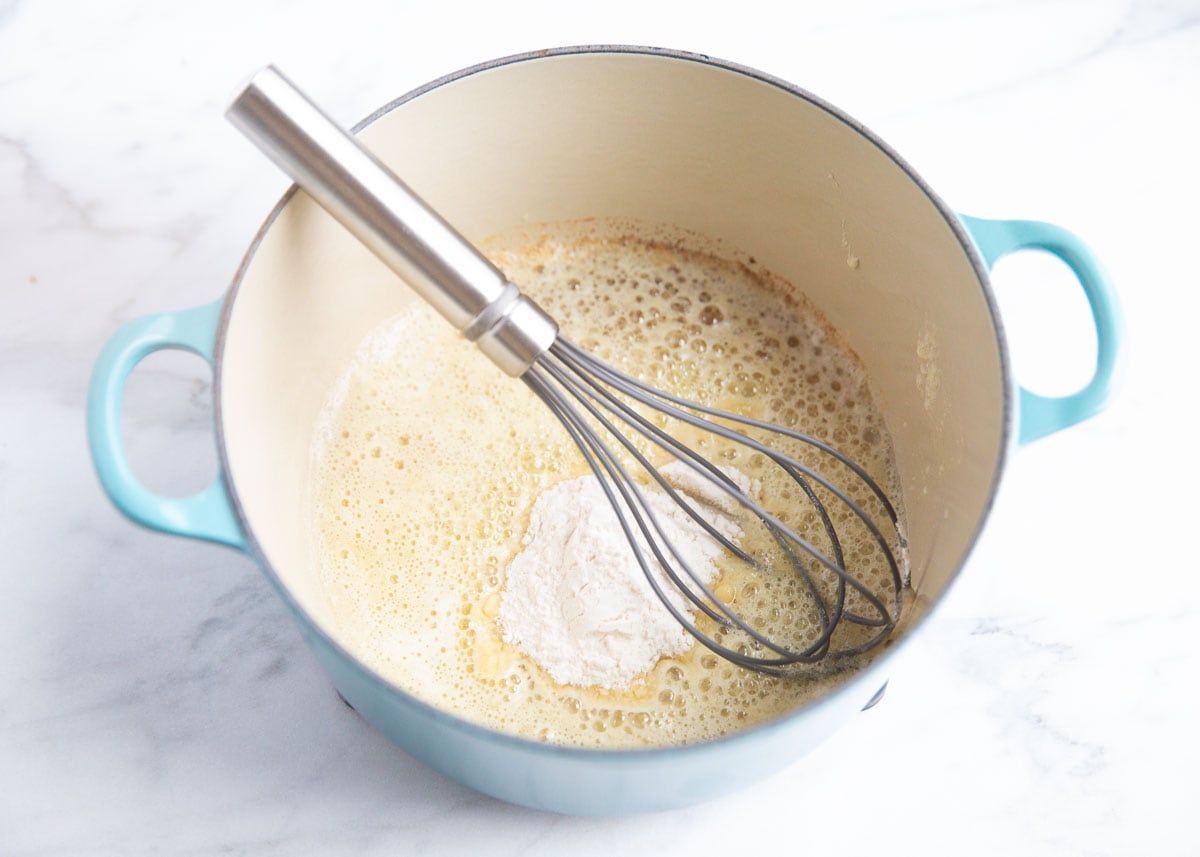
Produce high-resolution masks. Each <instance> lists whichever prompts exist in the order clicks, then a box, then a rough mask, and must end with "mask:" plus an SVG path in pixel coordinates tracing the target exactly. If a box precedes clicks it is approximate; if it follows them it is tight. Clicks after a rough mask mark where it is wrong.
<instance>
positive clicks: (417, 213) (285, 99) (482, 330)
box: [226, 66, 558, 376]
mask: <svg viewBox="0 0 1200 857" xmlns="http://www.w3.org/2000/svg"><path fill="white" fill-rule="evenodd" d="M226 116H227V117H228V118H229V120H230V121H231V122H232V123H233V124H234V125H235V126H237V128H238V129H239V130H240V131H241V132H242V133H243V134H245V135H246V136H247V137H248V138H250V140H251V141H252V142H254V143H255V145H257V146H258V147H259V149H261V150H262V151H263V152H264V153H265V154H266V155H267V156H268V157H270V158H271V160H272V161H274V162H275V164H276V165H277V166H279V167H280V168H281V169H282V170H283V171H284V172H286V173H287V174H288V175H289V176H291V178H292V179H293V180H295V182H296V183H297V184H298V185H299V186H300V187H302V188H303V189H304V190H305V191H306V192H307V193H308V194H309V195H310V196H312V197H313V199H315V200H316V201H317V202H318V203H319V204H320V205H321V206H322V207H323V208H324V209H325V210H326V211H328V212H329V213H330V214H332V215H333V216H334V217H335V218H336V219H337V220H338V221H339V222H340V223H341V224H342V225H343V226H345V227H346V228H347V229H348V230H349V231H350V232H351V233H352V234H353V235H354V236H355V237H356V238H358V239H359V240H360V241H361V242H362V243H363V244H365V245H366V246H367V247H368V248H369V249H370V250H371V251H372V252H373V253H374V254H375V255H376V256H378V257H379V258H380V259H381V260H382V261H383V262H384V263H385V264H386V265H387V266H388V267H389V268H391V269H392V270H393V271H395V272H396V273H397V274H399V275H400V276H401V277H402V278H403V279H404V280H405V281H407V282H408V284H409V285H410V286H412V288H413V289H414V290H415V291H416V292H417V293H418V294H419V295H420V296H421V297H422V298H424V299H425V300H426V301H428V302H429V303H430V304H431V305H432V306H433V307H434V308H435V309H436V310H437V311H438V312H439V313H441V315H442V316H443V317H444V318H445V319H446V320H447V321H449V322H450V323H451V324H452V325H454V327H455V328H456V329H457V330H459V331H461V332H462V333H463V335H465V336H466V337H467V339H469V340H471V341H473V342H475V343H476V344H478V345H479V347H480V348H481V349H482V350H483V352H484V353H485V354H487V355H488V356H489V357H490V358H491V359H492V361H493V362H495V363H496V364H497V365H498V366H499V367H500V368H501V369H503V370H504V371H505V372H507V373H508V374H509V375H513V376H519V375H522V374H524V373H525V371H526V370H527V369H528V368H529V367H530V366H532V365H533V363H534V361H535V360H537V358H538V357H539V356H540V355H541V354H542V353H543V352H544V351H545V350H546V349H548V348H549V347H550V346H551V345H552V344H553V342H554V339H555V337H556V336H557V333H558V326H557V325H556V324H555V323H554V320H553V319H552V318H550V316H548V315H547V314H546V313H545V312H544V311H543V310H542V309H541V308H540V307H538V305H537V304H536V303H534V302H533V301H531V300H530V299H529V298H527V297H525V296H524V295H522V294H521V292H520V290H519V289H518V288H517V287H516V286H515V285H513V284H512V283H510V282H508V280H507V279H506V278H505V276H504V274H503V273H502V272H501V271H500V270H499V269H498V268H496V266H495V265H493V264H492V263H491V262H489V261H488V260H487V259H486V258H484V256H483V254H481V253H480V252H479V251H478V250H476V249H475V247H473V246H472V245H471V243H470V242H468V241H467V240H466V239H465V238H464V237H463V236H462V235H460V234H459V233H458V232H457V231H456V230H455V229H454V227H453V226H451V225H450V224H449V223H447V222H446V221H445V220H444V219H443V218H442V217H441V216H440V215H439V214H437V212H435V211H434V210H433V209H432V208H430V207H429V206H428V205H427V204H426V203H425V202H424V201H423V200H422V199H421V198H420V197H418V196H417V195H416V194H415V193H414V192H413V191H412V189H411V188H409V187H408V186H407V185H406V184H404V182H403V181H401V180H400V178H399V177H397V176H396V174H395V173H393V172H392V171H391V170H390V169H388V167H387V166H385V165H384V164H383V162H381V161H380V160H379V159H378V158H376V157H375V156H374V155H373V154H371V152H369V151H368V150H367V149H366V147H364V146H363V145H362V144H361V143H359V141H358V140H356V139H355V138H354V137H353V136H351V135H350V134H349V133H348V132H346V131H345V130H343V129H342V128H341V127H340V126H339V125H338V124H337V123H336V122H334V121H333V120H332V119H330V118H329V116H328V115H326V114H325V113H324V111H322V110H321V109H320V108H319V107H317V105H316V104H314V103H313V102H312V101H311V100H310V99H309V98H308V97H307V96H305V95H304V94H303V93H302V92H301V91H300V90H299V89H297V88H296V87H295V85H294V84H292V83H291V81H289V80H288V79H287V78H286V77H284V76H283V74H281V73H280V72H279V71H278V70H277V69H276V68H275V67H274V66H267V67H266V68H264V69H262V70H261V71H259V72H258V73H257V74H255V75H254V77H252V78H251V79H250V82H249V83H248V84H246V86H245V88H244V89H243V90H242V91H241V92H240V93H239V94H238V95H237V97H236V98H235V99H234V101H233V103H232V104H230V106H229V108H228V110H227V111H226Z"/></svg>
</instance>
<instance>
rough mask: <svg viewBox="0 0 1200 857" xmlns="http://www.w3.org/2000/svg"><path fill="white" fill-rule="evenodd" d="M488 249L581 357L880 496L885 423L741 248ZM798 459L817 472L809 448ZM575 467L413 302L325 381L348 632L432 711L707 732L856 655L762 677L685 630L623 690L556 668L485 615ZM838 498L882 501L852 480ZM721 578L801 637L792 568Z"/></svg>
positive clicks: (609, 229)
mask: <svg viewBox="0 0 1200 857" xmlns="http://www.w3.org/2000/svg"><path fill="white" fill-rule="evenodd" d="M685 248H686V249H685ZM484 250H485V252H487V253H488V255H489V256H490V257H491V258H492V259H493V261H494V262H495V263H496V264H497V265H498V266H499V267H500V268H501V269H502V270H504V272H505V273H506V274H507V275H508V277H509V278H510V279H511V280H512V281H514V282H516V283H518V284H520V286H521V288H522V289H523V290H524V291H526V292H527V293H528V294H529V295H531V296H532V297H533V298H534V299H535V300H537V301H538V303H539V304H541V305H542V307H543V308H544V309H546V310H547V312H549V313H550V314H551V315H552V316H553V317H554V318H555V319H556V320H557V321H558V322H559V325H560V327H561V329H562V331H563V333H564V334H565V335H566V336H568V337H569V338H571V339H572V340H574V341H575V342H576V343H578V344H579V345H581V346H582V347H583V348H585V349H587V350H588V351H590V352H591V353H593V354H594V355H596V356H597V357H599V358H600V359H602V360H604V361H606V362H608V363H610V364H612V365H614V366H616V367H617V368H618V369H621V370H622V371H625V372H628V373H630V374H633V375H637V376H640V377H642V378H643V379H644V380H646V381H648V382H649V383H652V384H654V385H656V386H660V387H663V388H664V389H668V390H671V391H673V392H675V393H677V394H679V395H681V396H683V397H686V398H690V399H693V400H695V401H698V402H701V403H703V404H706V405H711V406H715V407H719V408H722V409H725V410H730V411H734V412H738V413H741V414H744V415H747V416H752V417H756V418H759V419H763V420H767V421H770V422H777V423H780V424H782V425H785V426H789V427H793V428H797V429H799V430H801V431H804V432H807V433H809V434H812V435H815V436H817V437H820V438H824V439H827V440H829V441H830V442H832V443H833V444H834V445H835V446H837V447H838V448H839V449H841V450H842V451H843V452H845V453H846V454H848V455H849V456H850V457H851V458H852V459H854V460H855V461H857V462H858V463H859V464H860V465H861V466H863V467H864V468H865V469H866V470H867V471H868V472H869V473H870V474H871V475H872V476H873V477H874V478H875V479H876V480H877V481H878V482H879V484H880V485H881V486H883V488H884V489H885V491H887V492H888V493H889V494H890V495H891V496H892V497H893V498H895V497H896V492H895V490H894V486H895V478H894V465H893V461H892V451H891V444H890V440H889V439H888V436H887V434H886V432H885V430H884V426H883V421H882V418H881V417H880V415H879V413H878V412H877V411H876V410H875V407H874V406H873V404H872V402H871V399H870V396H869V392H868V390H867V385H866V380H865V377H864V375H863V373H862V371H861V370H860V369H859V367H858V365H857V362H856V359H855V358H854V357H853V355H852V354H851V353H850V352H849V351H848V350H847V349H845V348H844V347H843V346H841V345H840V344H839V342H838V337H837V336H836V335H835V334H833V333H832V331H831V330H830V329H829V328H828V327H827V326H826V325H825V323H824V322H823V320H822V319H821V318H820V316H819V314H818V313H817V312H816V311H815V310H814V309H813V308H812V307H811V306H810V305H809V304H808V303H807V302H806V301H805V300H804V299H803V298H802V297H801V296H799V295H798V294H797V293H796V292H795V291H794V290H793V289H792V288H791V287H790V286H788V284H786V283H783V282H782V281H780V280H779V279H778V278H775V277H772V276H771V275H769V274H768V273H766V272H763V271H762V270H760V269H759V268H758V266H757V265H755V264H754V263H753V260H751V259H746V258H744V257H742V258H738V257H737V256H736V255H735V254H732V253H726V252H724V251H722V252H721V253H720V254H715V253H712V252H709V251H708V250H707V249H703V248H698V244H697V239H695V238H694V237H691V236H683V235H681V234H677V233H673V232H671V231H669V230H665V229H654V230H650V229H648V228H646V227H645V226H642V225H633V224H628V223H619V222H612V221H610V222H583V223H573V224H560V225H556V226H551V227H542V228H540V229H539V230H538V231H536V232H530V231H529V230H528V229H526V230H523V231H518V232H514V233H511V234H509V235H504V236H499V237H497V238H495V239H493V240H492V241H490V242H488V243H487V244H486V245H485V247H484ZM669 430H671V431H672V432H673V433H675V434H679V433H680V431H681V430H678V429H677V428H676V427H672V428H670V429H669ZM684 439H685V440H686V441H687V442H689V443H693V442H699V441H698V440H696V441H693V440H692V439H691V438H686V437H685V438H684ZM776 445H778V444H776ZM708 451H709V452H712V453H713V454H714V455H715V456H716V457H717V458H718V459H720V460H722V461H726V462H728V463H729V464H732V465H734V466H736V467H737V468H738V469H740V470H742V471H743V472H745V473H746V474H747V475H748V476H751V477H752V478H755V479H760V480H762V482H763V489H762V494H761V497H760V499H761V500H762V501H763V502H764V504H765V505H767V507H768V508H769V509H770V510H771V511H773V512H774V513H776V514H778V515H779V516H780V517H781V518H783V519H784V520H785V521H787V518H788V516H789V515H792V516H793V518H794V519H793V520H791V521H787V522H788V523H789V524H791V525H793V526H795V527H796V528H797V529H800V530H801V531H802V532H803V531H804V528H805V527H809V526H816V524H815V523H814V517H815V516H814V515H813V513H812V512H810V511H807V512H806V511H803V509H804V507H803V506H802V504H801V503H800V500H799V497H798V495H799V494H800V492H799V490H798V489H797V488H796V486H795V485H794V484H789V480H787V478H786V477H783V476H782V474H780V473H778V472H777V471H774V469H773V468H767V467H766V466H765V464H766V462H764V461H763V459H762V457H761V456H757V455H754V454H751V453H749V452H747V451H744V450H742V451H740V452H739V451H737V450H733V449H719V448H715V447H714V448H710V449H709V450H708ZM785 451H787V452H789V453H792V454H798V455H800V456H801V457H809V458H811V456H809V454H808V453H807V452H803V451H802V450H801V449H800V448H799V447H796V448H790V449H787V450H785ZM812 460H813V461H814V463H817V464H818V466H819V467H820V469H821V470H822V471H823V472H826V473H827V474H829V475H831V476H835V477H836V476H837V473H836V467H835V468H833V469H832V470H831V466H830V463H829V460H828V459H824V460H823V461H822V460H818V459H812ZM588 472H590V471H588V469H587V465H586V464H585V463H584V461H583V460H582V458H581V457H580V455H579V453H578V451H577V450H576V449H575V447H574V445H573V443H572V441H571V440H570V438H569V437H568V436H567V434H566V432H565V431H564V430H563V429H562V427H561V426H560V425H559V424H558V422H557V420H556V419H555V418H554V417H553V416H552V415H551V414H550V412H549V410H548V409H547V408H546V406H545V405H544V404H542V402H541V401H540V400H538V399H537V398H536V397H535V396H534V395H533V394H532V393H531V392H530V391H529V390H528V389H527V388H526V387H525V385H524V384H521V383H520V382H519V381H515V380H513V379H510V378H508V377H507V376H505V375H503V374H502V373H501V372H500V371H499V370H498V369H496V368H495V367H494V366H493V365H492V364H491V363H490V361H489V360H488V359H487V358H486V357H484V356H483V355H482V353H480V352H479V351H478V349H477V348H476V347H475V346H474V345H472V344H470V343H467V342H465V341H464V340H463V339H462V338H461V337H460V336H459V335H458V334H457V333H455V332H454V331H453V330H451V329H450V327H449V326H448V325H447V324H445V322H444V321H443V320H442V319H441V318H440V317H438V316H437V315H436V313H435V312H434V311H433V310H432V309H429V308H428V307H427V306H426V305H425V304H423V303H421V302H414V303H413V304H412V305H411V306H410V307H409V308H408V309H407V310H406V311H405V312H404V313H403V314H401V315H400V316H398V317H396V318H392V319H389V320H387V321H385V322H384V323H382V324H381V325H380V326H379V327H378V328H377V329H376V330H374V331H373V332H372V333H371V334H370V335H369V336H368V337H367V339H366V340H365V341H364V342H363V343H362V345H361V346H360V348H359V350H358V352H357V354H356V355H355V358H354V360H353V363H352V365H351V366H350V367H349V368H348V369H347V371H346V372H345V374H344V375H343V377H342V379H341V381H340V382H339V384H338V386H337V389H336V390H335V391H334V392H333V393H332V394H331V396H330V400H329V403H328V405H327V408H326V412H325V414H324V417H323V422H322V425H321V427H320V429H319V431H318V433H317V437H316V438H315V441H314V448H313V479H312V485H313V491H314V497H313V499H314V503H313V513H314V517H315V525H316V532H317V534H318V536H317V541H318V543H319V547H318V554H319V561H320V563H321V569H320V571H321V574H322V578H323V581H324V584H325V588H326V591H327V593H328V595H329V599H330V602H331V604H332V606H333V612H334V618H335V621H336V622H337V624H338V626H339V630H340V632H341V633H342V635H343V637H344V638H345V640H346V642H347V644H348V645H349V646H350V647H351V648H352V650H353V651H354V652H355V654H356V655H357V656H359V657H360V658H361V659H362V660H364V661H365V662H366V663H368V664H369V665H371V666H372V667H373V668H374V669H375V670H377V671H378V672H380V673H381V674H383V675H384V676H386V677H387V678H388V679H390V680H391V681H393V682H395V683H396V684H397V685H399V686H401V687H404V688H405V689H407V690H409V691H410V692H412V693H414V694H415V695H417V696H419V697H421V698H423V699H425V700H427V701H428V702H430V703H431V704H433V705H435V706H437V707H439V708H442V709H445V710H448V711H452V712H454V713H456V714H458V715H460V716H462V717H465V718H467V719H470V720H473V721H476V722H479V723H482V724H484V725H487V726H489V727H492V728H496V729H499V730H503V731H507V732H512V733H516V734H520V735H524V736H527V737H531V738H535V739H540V740H545V741H551V742H557V743H564V744H576V745H582V746H595V747H636V746H662V745H669V744H678V743H683V742H689V741H696V740H702V739H706V738H711V737H716V736H719V735H723V734H726V733H728V732H731V731H734V730H737V729H741V728H744V727H746V726H748V725H751V724H754V723H758V722H762V721H764V720H767V719H770V718H772V717H775V716H778V715H779V714H782V713H784V712H786V711H788V710H790V709H793V708H795V707H796V706H798V705H800V704H803V703H804V702H805V701H808V700H810V699H813V698H815V697H817V696H820V695H821V694H823V693H824V692H826V691H827V690H828V689H829V688H830V687H831V686H833V685H835V684H836V683H837V682H839V681H840V680H842V679H844V677H845V675H846V673H847V671H848V670H852V669H854V668H855V667H856V666H859V665H861V663H862V662H863V661H862V660H861V659H860V660H859V661H858V662H857V663H853V662H852V663H849V664H848V663H846V662H845V661H841V662H838V663H837V664H836V665H829V666H827V667H825V668H823V669H821V668H819V669H815V670H813V671H812V674H811V676H810V677H806V678H804V679H799V680H797V679H782V678H772V677H767V676H763V675H760V674H757V673H753V672H749V671H746V670H743V669H740V668H738V667H734V666H732V665H731V664H729V663H727V662H726V661H724V660H722V659H720V658H718V657H717V656H715V655H713V654H712V653H710V652H709V651H708V650H707V649H705V648H704V647H702V646H700V645H695V646H693V647H692V648H691V650H690V651H688V652H686V653H685V654H683V655H680V656H676V657H673V658H667V659H664V660H662V661H660V662H659V664H658V665H657V666H656V667H655V668H654V669H652V670H651V671H650V672H649V673H647V674H646V675H645V676H644V677H643V678H642V679H639V680H637V681H635V682H634V684H633V685H632V686H631V687H630V688H628V689H625V690H603V689H600V688H595V687H592V688H584V687H576V686H563V685H559V684H557V683H555V682H554V681H553V680H552V679H551V678H550V677H549V675H548V674H547V673H545V672H544V671H543V670H542V669H541V668H539V667H538V665H537V664H536V663H534V662H533V661H532V660H530V659H529V658H528V657H526V656H524V655H523V654H521V653H520V652H519V651H517V650H516V649H515V648H513V647H512V646H510V645H509V644H507V643H505V642H504V641H503V640H502V639H501V629H500V628H499V626H498V623H497V621H496V616H497V614H498V612H499V608H500V598H501V590H502V588H503V584H504V580H503V574H504V569H505V568H506V566H507V564H508V563H509V562H510V561H511V560H512V558H513V557H514V556H515V555H516V554H517V552H518V551H519V550H520V547H521V537H522V535H523V534H524V532H525V528H526V525H527V523H528V516H529V510H530V509H531V508H532V506H533V503H534V501H535V500H536V499H537V496H538V495H539V494H540V493H541V492H542V491H543V490H545V489H546V488H548V487H550V486H551V485H553V484H555V483H557V482H559V481H561V480H563V479H568V478H573V477H576V476H580V475H583V474H585V473H588ZM835 481H839V482H842V484H847V485H848V484H849V483H848V481H847V480H835ZM856 499H859V500H860V502H862V503H864V504H868V506H869V507H870V508H871V509H873V510H874V514H876V515H879V514H881V513H880V512H879V511H878V508H877V507H873V506H870V504H871V503H872V501H871V500H869V499H868V498H867V497H865V496H863V494H862V493H861V492H859V493H857V495H856ZM831 511H832V510H831ZM841 517H842V518H843V519H844V518H845V517H846V515H844V514H843V515H842V516H841ZM843 532H844V533H845V534H848V535H843V538H844V539H847V544H846V545H845V550H846V553H847V556H848V557H849V558H858V560H861V561H862V562H863V563H865V565H864V566H863V569H865V571H864V570H863V569H860V570H859V571H858V576H859V577H860V578H865V579H866V580H867V581H868V582H869V585H870V586H871V588H872V589H873V590H875V591H878V592H880V593H884V598H885V601H886V599H887V597H888V593H889V591H890V590H889V583H888V580H889V572H888V570H887V567H886V565H885V564H884V563H883V561H882V558H881V557H879V556H875V555H873V551H874V549H873V548H872V547H871V546H870V544H869V540H868V538H867V537H866V534H865V532H864V531H863V530H862V529H861V528H858V529H855V528H854V527H853V526H847V527H844V528H843ZM717 591H718V594H720V595H722V596H723V597H724V598H725V599H726V600H731V601H733V602H734V606H735V607H736V608H737V610H738V611H739V612H741V613H743V614H745V615H746V616H747V617H749V618H751V619H758V620H762V621H764V622H766V623H767V624H769V625H774V626H777V627H781V628H796V627H798V628H799V629H798V630H797V631H796V635H797V636H796V639H797V640H802V639H811V638H812V636H813V635H814V634H815V633H816V632H815V629H814V628H811V627H804V626H803V622H801V621H800V620H802V619H803V617H804V616H805V615H806V614H807V611H806V610H805V609H804V608H805V605H804V603H803V600H804V596H803V593H802V592H800V591H799V588H798V586H796V585H795V584H794V583H785V584H772V583H771V582H770V581H765V582H764V581H763V580H762V579H760V578H757V577H755V578H749V577H745V576H739V575H738V573H737V572H736V570H735V569H730V571H729V573H727V574H725V575H723V577H722V578H721V579H720V580H718V583H717ZM708 630H710V631H714V630H715V628H713V627H712V626H711V625H710V626H709V628H708ZM847 633H853V631H848V632H847Z"/></svg>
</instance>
